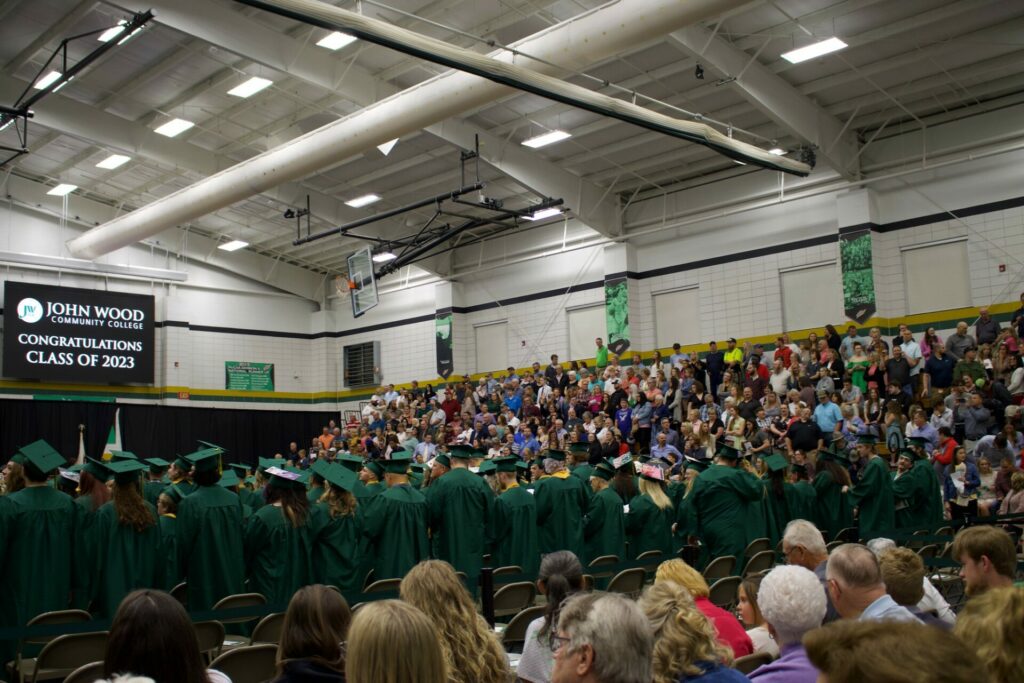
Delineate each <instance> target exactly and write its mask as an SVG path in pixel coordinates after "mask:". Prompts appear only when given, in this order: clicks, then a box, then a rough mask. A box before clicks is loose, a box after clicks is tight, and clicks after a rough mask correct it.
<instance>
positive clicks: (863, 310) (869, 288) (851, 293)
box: [839, 228, 876, 323]
mask: <svg viewBox="0 0 1024 683" xmlns="http://www.w3.org/2000/svg"><path fill="white" fill-rule="evenodd" d="M839 255H840V263H841V265H842V270H843V310H844V311H845V312H846V317H847V318H848V319H850V320H854V321H856V322H858V323H864V322H865V321H867V320H868V319H869V318H870V317H871V316H873V315H874V314H875V310H876V306H875V276H874V271H873V269H872V267H871V230H869V229H867V228H865V229H862V230H853V231H850V232H847V233H842V232H840V235H839Z"/></svg>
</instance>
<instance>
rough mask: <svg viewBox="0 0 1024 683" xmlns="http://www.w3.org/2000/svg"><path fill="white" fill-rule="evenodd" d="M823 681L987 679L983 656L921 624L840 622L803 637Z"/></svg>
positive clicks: (959, 682)
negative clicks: (980, 656) (981, 657)
mask: <svg viewBox="0 0 1024 683" xmlns="http://www.w3.org/2000/svg"><path fill="white" fill-rule="evenodd" d="M804 647H805V648H806V649H807V657H808V659H810V660H811V664H813V665H814V666H815V668H817V669H818V671H820V672H821V677H820V678H819V679H818V680H819V681H822V682H823V683H868V682H869V681H870V682H874V681H877V682H879V683H881V682H882V681H885V683H922V682H923V681H935V682H938V681H941V682H942V683H988V681H989V679H988V677H987V676H985V675H984V671H985V669H984V665H983V664H982V662H981V659H980V658H979V657H978V655H976V654H975V653H974V652H972V651H971V650H970V648H969V647H968V646H966V645H964V643H963V642H962V641H960V640H959V639H957V638H956V637H955V636H954V635H953V634H951V633H949V632H948V631H943V630H942V629H937V628H929V627H928V626H925V625H924V624H921V623H920V622H916V621H915V622H893V621H889V622H885V621H847V620H845V619H844V620H842V621H839V622H836V623H834V624H829V625H828V626H825V627H824V628H819V629H816V630H814V631H811V632H810V633H808V634H807V635H806V636H804Z"/></svg>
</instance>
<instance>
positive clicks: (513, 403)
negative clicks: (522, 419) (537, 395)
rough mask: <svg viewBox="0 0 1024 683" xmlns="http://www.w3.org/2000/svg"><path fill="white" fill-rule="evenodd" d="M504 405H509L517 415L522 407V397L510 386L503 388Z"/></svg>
mask: <svg viewBox="0 0 1024 683" xmlns="http://www.w3.org/2000/svg"><path fill="white" fill-rule="evenodd" d="M505 405H507V406H508V407H509V409H510V410H511V411H512V413H513V414H514V415H518V414H519V411H520V409H521V408H522V407H523V399H522V397H520V396H519V395H518V394H516V393H515V391H513V390H512V389H511V388H510V389H506V390H505Z"/></svg>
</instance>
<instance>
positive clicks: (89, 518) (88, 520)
mask: <svg viewBox="0 0 1024 683" xmlns="http://www.w3.org/2000/svg"><path fill="white" fill-rule="evenodd" d="M75 507H77V508H78V531H77V534H78V538H79V541H80V543H79V544H78V550H77V551H76V552H77V553H78V561H79V564H80V566H83V567H89V568H90V571H87V572H81V573H80V575H78V576H76V577H75V581H76V584H77V586H78V587H77V588H76V589H75V599H74V601H73V602H72V607H75V608H77V609H89V606H90V604H91V603H92V600H93V598H94V597H95V595H96V586H95V583H96V581H97V579H98V577H97V576H96V572H95V571H94V570H92V568H93V567H95V566H96V563H97V562H99V558H98V557H97V554H96V545H95V544H94V543H92V541H91V534H92V527H93V524H94V523H95V521H96V513H97V512H98V511H99V508H93V506H92V496H79V497H78V498H75Z"/></svg>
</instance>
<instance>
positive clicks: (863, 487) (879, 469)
mask: <svg viewBox="0 0 1024 683" xmlns="http://www.w3.org/2000/svg"><path fill="white" fill-rule="evenodd" d="M875 443H877V440H876V439H875V437H873V436H861V437H860V438H859V439H858V441H857V453H858V455H859V456H860V457H861V458H867V459H868V464H867V467H865V468H864V470H863V471H862V472H861V474H860V478H859V479H858V480H857V483H856V485H854V486H853V488H851V489H850V503H851V504H852V505H854V506H855V507H856V508H857V511H858V517H857V521H858V523H859V527H860V537H861V538H864V539H870V538H874V537H875V536H877V535H879V534H880V533H882V532H891V531H892V530H893V529H894V528H895V526H896V518H895V512H894V510H895V507H896V503H895V499H894V498H893V494H892V476H891V475H890V474H889V463H888V462H886V461H885V458H883V457H882V456H880V455H878V454H877V453H875Z"/></svg>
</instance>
